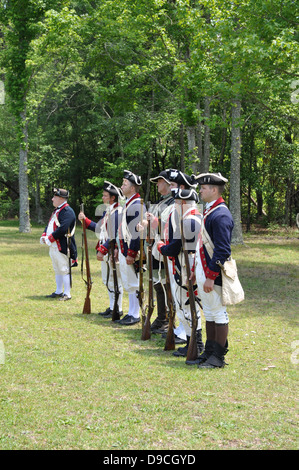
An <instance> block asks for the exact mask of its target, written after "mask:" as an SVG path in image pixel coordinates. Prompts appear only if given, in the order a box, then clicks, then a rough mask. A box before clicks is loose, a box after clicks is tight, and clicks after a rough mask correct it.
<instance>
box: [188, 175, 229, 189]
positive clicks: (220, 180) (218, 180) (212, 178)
mask: <svg viewBox="0 0 299 470" xmlns="http://www.w3.org/2000/svg"><path fill="white" fill-rule="evenodd" d="M195 179H196V180H197V182H198V184H215V185H218V186H222V185H224V184H225V183H227V182H228V180H227V179H226V178H224V176H222V174H221V173H201V174H200V175H197V176H195Z"/></svg>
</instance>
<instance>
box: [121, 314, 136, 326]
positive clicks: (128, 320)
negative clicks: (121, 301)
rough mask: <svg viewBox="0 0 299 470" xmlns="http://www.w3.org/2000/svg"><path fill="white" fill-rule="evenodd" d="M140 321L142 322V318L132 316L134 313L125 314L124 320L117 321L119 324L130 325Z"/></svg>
mask: <svg viewBox="0 0 299 470" xmlns="http://www.w3.org/2000/svg"><path fill="white" fill-rule="evenodd" d="M139 322H140V318H135V317H132V315H125V316H124V318H123V319H122V320H118V322H117V323H119V325H125V326H130V325H134V324H135V323H139Z"/></svg>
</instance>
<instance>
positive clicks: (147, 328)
mask: <svg viewBox="0 0 299 470" xmlns="http://www.w3.org/2000/svg"><path fill="white" fill-rule="evenodd" d="M147 239H148V251H147V261H148V305H147V314H146V318H145V321H144V324H143V325H142V334H141V339H142V340H143V341H147V340H149V339H150V337H151V316H152V314H153V311H154V289H153V287H154V286H153V258H152V247H153V239H152V238H151V224H150V221H149V222H148V227H147Z"/></svg>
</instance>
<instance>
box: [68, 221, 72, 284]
mask: <svg viewBox="0 0 299 470" xmlns="http://www.w3.org/2000/svg"><path fill="white" fill-rule="evenodd" d="M66 237H67V257H68V260H69V276H70V286H71V288H72V286H73V283H72V260H71V233H70V227H69V228H68V229H67V235H66Z"/></svg>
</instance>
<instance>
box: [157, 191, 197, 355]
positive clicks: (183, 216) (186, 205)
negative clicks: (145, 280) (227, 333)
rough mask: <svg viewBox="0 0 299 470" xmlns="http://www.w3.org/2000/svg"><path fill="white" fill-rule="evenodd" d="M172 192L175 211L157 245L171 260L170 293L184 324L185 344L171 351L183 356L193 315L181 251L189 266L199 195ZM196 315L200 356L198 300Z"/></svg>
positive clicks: (194, 192)
mask: <svg viewBox="0 0 299 470" xmlns="http://www.w3.org/2000/svg"><path fill="white" fill-rule="evenodd" d="M173 192H174V199H175V202H176V203H175V210H174V211H173V212H172V213H171V215H170V217H169V219H168V223H167V224H166V225H165V229H164V242H162V241H160V242H158V244H157V248H158V250H159V251H160V253H162V255H165V256H167V257H168V258H169V260H170V261H171V263H170V269H169V271H172V272H173V277H172V279H173V280H174V282H172V283H171V288H172V294H173V297H174V300H175V304H176V313H177V316H178V318H179V319H180V322H182V324H183V326H184V329H185V332H186V337H187V344H186V346H185V347H182V348H179V349H178V351H176V352H175V353H173V354H174V355H175V356H183V357H185V356H186V355H187V351H188V347H189V342H190V337H191V330H192V316H191V309H190V302H189V297H188V279H187V271H186V264H185V256H184V251H183V250H187V252H188V258H189V264H190V266H193V264H194V256H195V249H196V245H197V239H198V234H199V232H200V226H201V214H200V213H199V211H198V209H197V207H196V202H197V201H198V195H197V193H196V191H195V189H193V188H189V189H175V190H173ZM181 222H182V223H181ZM181 229H183V230H184V238H185V240H186V246H184V247H183V245H182V234H181ZM194 291H195V296H196V286H194ZM196 317H197V331H196V342H197V352H198V356H199V355H200V353H201V352H202V350H203V343H202V329H201V317H200V308H199V305H198V303H196Z"/></svg>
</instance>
